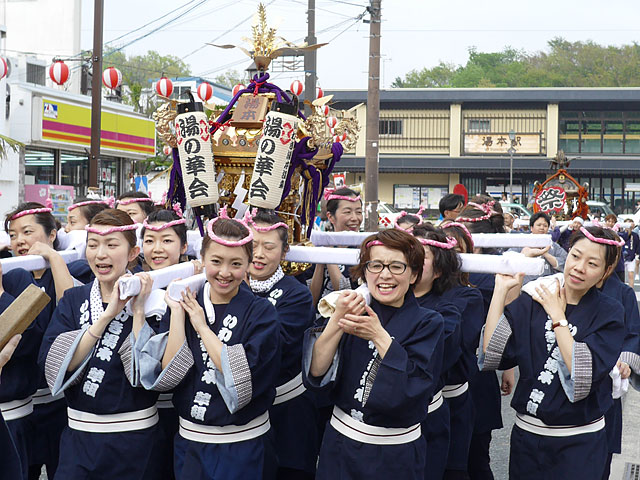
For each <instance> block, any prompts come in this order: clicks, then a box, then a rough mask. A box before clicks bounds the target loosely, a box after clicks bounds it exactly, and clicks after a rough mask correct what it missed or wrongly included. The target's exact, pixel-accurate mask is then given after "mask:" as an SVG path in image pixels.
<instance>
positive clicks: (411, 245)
mask: <svg viewBox="0 0 640 480" xmlns="http://www.w3.org/2000/svg"><path fill="white" fill-rule="evenodd" d="M374 240H378V241H380V242H382V244H383V245H384V246H385V247H387V248H390V249H392V250H398V251H400V252H402V253H403V254H404V258H406V259H407V265H408V267H409V268H410V269H411V270H412V272H413V273H415V274H417V277H416V281H415V283H414V285H416V284H418V283H420V279H421V278H422V268H423V266H424V248H422V244H421V243H420V242H419V241H418V240H417V239H416V237H414V236H413V235H411V234H409V233H407V232H405V231H403V230H396V229H389V230H382V231H381V232H378V233H374V234H373V235H369V236H368V237H367V238H366V239H365V240H364V242H362V245H361V246H360V262H359V263H358V264H357V265H356V266H354V267H353V268H352V269H351V276H352V277H353V278H354V279H355V280H364V278H365V277H364V274H365V265H366V263H367V262H368V261H369V260H371V246H368V245H369V243H370V242H373V241H374Z"/></svg>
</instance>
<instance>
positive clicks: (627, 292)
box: [599, 275, 640, 479]
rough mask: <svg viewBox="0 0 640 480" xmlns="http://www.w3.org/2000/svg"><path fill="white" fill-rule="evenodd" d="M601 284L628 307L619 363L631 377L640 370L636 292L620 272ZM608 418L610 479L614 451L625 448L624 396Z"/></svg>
mask: <svg viewBox="0 0 640 480" xmlns="http://www.w3.org/2000/svg"><path fill="white" fill-rule="evenodd" d="M599 288H600V290H601V291H602V293H604V294H605V295H608V296H610V297H611V298H614V299H616V300H618V301H619V302H620V303H622V306H623V307H624V326H625V338H624V343H623V345H622V353H621V354H620V359H619V360H618V364H617V366H618V368H619V371H620V373H621V374H622V376H623V378H627V377H628V376H629V374H630V373H631V371H630V368H629V367H630V366H633V368H635V369H636V373H637V372H638V371H640V370H638V369H639V368H640V356H639V354H640V312H638V300H637V299H636V292H634V291H633V288H631V287H629V286H628V285H627V284H626V283H623V282H621V281H620V279H619V278H618V277H617V275H610V276H609V278H607V279H606V280H605V281H604V283H603V285H602V286H600V287H599ZM625 370H626V371H625ZM605 420H606V431H607V445H608V447H609V459H608V461H607V468H606V469H605V472H604V474H603V476H602V478H603V479H608V478H609V469H610V466H611V458H612V456H613V454H614V453H620V452H621V451H622V400H621V399H620V398H615V399H614V400H613V406H612V407H611V408H610V409H609V410H608V411H607V413H606V415H605Z"/></svg>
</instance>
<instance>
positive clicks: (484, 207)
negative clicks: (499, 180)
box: [456, 200, 498, 223]
mask: <svg viewBox="0 0 640 480" xmlns="http://www.w3.org/2000/svg"><path fill="white" fill-rule="evenodd" d="M495 204H496V202H495V201H493V200H492V201H490V202H487V203H482V204H480V203H474V202H469V203H468V204H467V205H471V206H472V207H474V208H476V209H478V210H480V211H482V212H484V213H485V214H484V215H483V216H481V217H478V218H469V217H458V218H457V219H456V220H458V221H460V222H467V223H475V222H481V221H483V220H488V219H489V218H491V216H492V215H496V214H497V213H498V212H496V211H495V210H494V209H493V206H494V205H495Z"/></svg>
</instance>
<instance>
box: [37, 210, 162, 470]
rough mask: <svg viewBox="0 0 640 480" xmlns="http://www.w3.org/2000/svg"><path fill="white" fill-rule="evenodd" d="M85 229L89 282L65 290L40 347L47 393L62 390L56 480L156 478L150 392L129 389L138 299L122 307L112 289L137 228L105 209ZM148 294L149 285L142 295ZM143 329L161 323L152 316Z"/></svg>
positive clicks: (131, 254) (132, 253)
mask: <svg viewBox="0 0 640 480" xmlns="http://www.w3.org/2000/svg"><path fill="white" fill-rule="evenodd" d="M88 228H91V230H89V236H88V238H87V251H86V253H87V259H88V261H89V265H90V266H91V269H92V270H93V272H94V273H95V275H96V279H95V280H94V281H93V282H92V283H90V284H87V285H84V286H81V287H75V288H72V289H69V290H68V291H67V292H66V293H65V295H64V296H63V298H62V299H61V300H60V302H59V303H58V306H57V308H56V310H55V312H54V315H53V318H52V320H51V323H50V324H49V327H48V328H47V331H46V332H45V335H44V339H43V342H42V347H41V350H40V362H41V364H42V365H43V367H44V371H45V376H46V378H47V382H48V384H49V387H50V388H51V391H52V393H53V394H54V395H56V394H59V393H60V392H64V395H65V398H66V401H67V404H68V406H69V409H68V417H69V425H68V427H66V428H65V430H64V432H63V434H62V439H61V442H60V463H59V465H58V470H57V472H56V477H55V478H56V479H68V478H73V479H74V480H75V479H100V478H104V479H107V478H116V477H121V478H128V479H132V480H133V479H146V478H155V473H154V468H155V465H156V463H157V462H155V460H153V458H152V457H153V450H154V441H155V438H156V432H157V422H158V414H157V410H156V407H155V403H156V401H157V393H155V392H149V391H146V390H144V389H142V388H136V387H134V386H133V384H134V383H135V382H136V378H135V376H134V370H133V361H132V343H133V341H134V336H133V335H132V333H133V330H134V324H135V325H137V327H135V328H136V329H137V330H139V329H140V328H141V324H142V323H144V324H147V320H146V319H145V316H144V311H143V310H142V307H143V305H144V301H145V298H144V296H139V297H136V298H134V300H133V301H132V303H131V304H130V305H129V306H127V307H126V308H125V304H126V300H120V297H119V291H118V285H117V279H118V278H119V277H120V276H121V275H122V274H124V273H125V271H126V266H127V263H128V262H130V261H132V260H133V259H134V258H135V257H136V256H137V254H138V247H137V246H136V236H135V228H136V226H135V224H133V222H132V221H131V219H130V218H129V217H128V215H126V214H125V213H124V212H120V211H117V210H109V209H108V210H104V211H103V212H101V213H99V214H98V215H96V217H94V218H93V219H92V224H91V226H90V227H88ZM149 289H150V283H149V284H148V288H147V291H146V293H145V295H148V290H149ZM141 295H142V294H141ZM150 324H151V325H153V327H154V328H158V327H159V325H160V324H159V323H158V322H157V321H156V320H155V317H154V318H153V320H152V321H151V323H150ZM150 328H151V327H150Z"/></svg>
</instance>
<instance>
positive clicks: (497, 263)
mask: <svg viewBox="0 0 640 480" xmlns="http://www.w3.org/2000/svg"><path fill="white" fill-rule="evenodd" d="M459 255H460V259H461V260H462V268H461V270H462V271H463V272H468V273H491V274H493V273H504V274H508V275H514V274H516V273H524V274H525V275H542V274H543V273H544V259H542V258H530V257H525V256H524V255H522V254H521V253H515V252H509V253H505V254H504V255H477V254H472V253H461V254H459Z"/></svg>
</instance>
